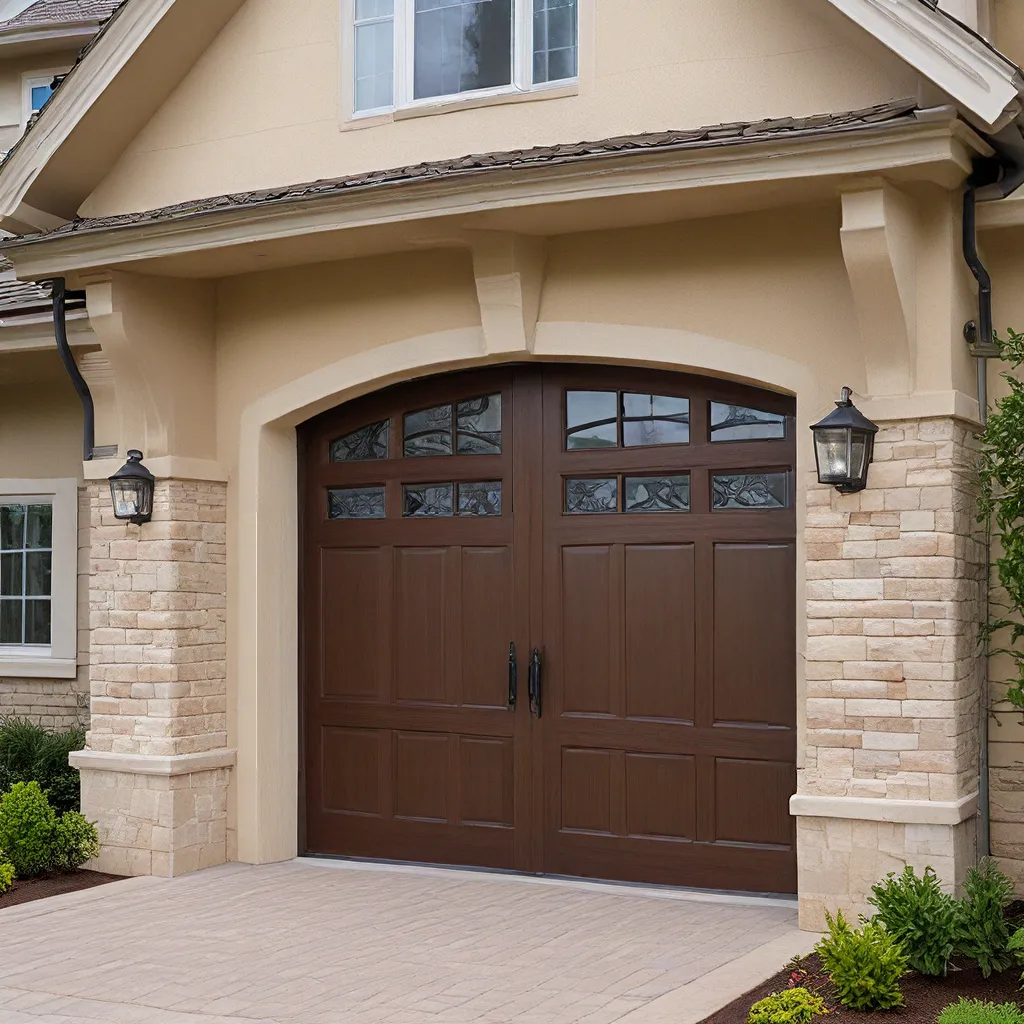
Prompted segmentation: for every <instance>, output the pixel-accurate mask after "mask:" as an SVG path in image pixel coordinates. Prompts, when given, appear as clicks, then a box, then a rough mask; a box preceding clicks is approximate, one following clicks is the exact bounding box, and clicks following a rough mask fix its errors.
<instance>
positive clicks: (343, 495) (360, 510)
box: [327, 487, 384, 519]
mask: <svg viewBox="0 0 1024 1024" xmlns="http://www.w3.org/2000/svg"><path fill="white" fill-rule="evenodd" d="M327 518H328V519H383V518H384V488H383V487H342V488H338V489H336V490H330V491H328V492H327Z"/></svg>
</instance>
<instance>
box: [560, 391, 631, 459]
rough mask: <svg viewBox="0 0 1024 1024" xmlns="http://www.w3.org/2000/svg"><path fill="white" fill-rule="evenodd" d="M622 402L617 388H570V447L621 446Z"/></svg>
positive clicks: (567, 395) (567, 401)
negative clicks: (619, 415) (605, 389)
mask: <svg viewBox="0 0 1024 1024" xmlns="http://www.w3.org/2000/svg"><path fill="white" fill-rule="evenodd" d="M618 404H619V396H618V392H615V391H567V392H566V393H565V426H566V430H567V431H568V434H569V437H568V447H569V449H570V450H572V449H579V448H615V447H617V446H618V443H619V427H618Z"/></svg>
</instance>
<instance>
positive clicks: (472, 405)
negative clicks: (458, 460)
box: [455, 395, 501, 455]
mask: <svg viewBox="0 0 1024 1024" xmlns="http://www.w3.org/2000/svg"><path fill="white" fill-rule="evenodd" d="M455 415H456V428H457V431H458V444H457V448H458V452H459V454H460V455H500V454H501V395H488V396H487V397H485V398H471V399H470V400H469V401H466V402H459V404H458V405H457V406H456V407H455Z"/></svg>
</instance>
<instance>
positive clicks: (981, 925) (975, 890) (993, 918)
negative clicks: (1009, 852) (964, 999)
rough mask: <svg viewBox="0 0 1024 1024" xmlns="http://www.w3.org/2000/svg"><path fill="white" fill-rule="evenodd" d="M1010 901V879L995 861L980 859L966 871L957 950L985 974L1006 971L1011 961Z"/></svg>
mask: <svg viewBox="0 0 1024 1024" xmlns="http://www.w3.org/2000/svg"><path fill="white" fill-rule="evenodd" d="M1012 900H1013V882H1011V881H1010V879H1009V878H1007V877H1006V875H1004V874H1003V872H1002V871H1000V870H999V867H998V866H997V864H996V862H995V861H994V860H985V861H982V862H981V864H980V865H978V867H976V868H971V870H970V871H968V872H967V880H966V881H965V882H964V898H963V900H961V901H960V937H959V940H958V942H957V949H958V951H959V952H960V953H962V954H963V955H964V956H967V957H970V959H972V960H973V961H974V962H975V963H976V964H977V965H978V967H980V968H981V973H982V974H983V975H984V977H986V978H987V977H989V976H990V975H991V974H992V972H993V971H1005V970H1006V968H1007V967H1009V966H1010V964H1012V963H1013V955H1012V954H1011V953H1010V950H1009V944H1010V926H1009V924H1008V923H1007V921H1006V908H1007V907H1008V906H1009V905H1010V903H1011V901H1012Z"/></svg>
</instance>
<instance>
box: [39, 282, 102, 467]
mask: <svg viewBox="0 0 1024 1024" xmlns="http://www.w3.org/2000/svg"><path fill="white" fill-rule="evenodd" d="M50 285H51V287H52V294H53V333H54V336H55V338H56V340H57V351H58V353H60V361H61V362H62V363H63V364H64V369H65V370H66V371H67V374H68V377H70V378H71V384H72V386H73V387H74V389H75V392H76V393H77V395H78V397H79V399H80V400H81V403H82V413H83V423H82V457H83V459H84V461H85V462H91V461H92V457H93V452H94V450H95V448H96V407H95V405H94V403H93V400H92V392H91V391H90V390H89V385H88V383H87V382H86V380H85V378H84V377H83V376H82V371H81V370H79V368H78V363H76V362H75V357H74V356H73V355H72V354H71V345H70V344H69V342H68V320H67V301H68V290H67V283H66V281H65V280H64V278H63V277H55V278H54V279H53V280H52V281H51V282H50Z"/></svg>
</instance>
